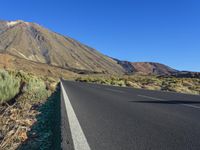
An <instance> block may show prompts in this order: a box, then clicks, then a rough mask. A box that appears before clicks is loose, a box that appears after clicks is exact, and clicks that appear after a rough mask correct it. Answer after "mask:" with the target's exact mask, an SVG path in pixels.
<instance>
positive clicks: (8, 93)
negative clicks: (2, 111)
mask: <svg viewBox="0 0 200 150" xmlns="http://www.w3.org/2000/svg"><path fill="white" fill-rule="evenodd" d="M19 88H20V80H19V79H18V78H15V77H14V76H13V75H9V74H8V72H6V71H3V70H0V103H4V102H6V101H8V100H10V99H12V98H13V97H14V96H15V95H16V94H17V93H18V92H19Z"/></svg>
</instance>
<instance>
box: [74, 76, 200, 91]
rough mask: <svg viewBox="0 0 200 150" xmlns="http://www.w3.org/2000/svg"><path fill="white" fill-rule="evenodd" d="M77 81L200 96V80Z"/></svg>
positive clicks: (133, 78) (129, 78)
mask: <svg viewBox="0 0 200 150" xmlns="http://www.w3.org/2000/svg"><path fill="white" fill-rule="evenodd" d="M76 81H80V82H91V83H99V84H107V85H115V86H126V87H133V88H143V89H148V90H163V91H173V92H179V93H187V94H200V79H199V78H175V77H158V76H142V75H135V76H121V77H114V76H82V77H78V78H77V79H76Z"/></svg>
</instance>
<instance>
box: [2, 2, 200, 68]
mask: <svg viewBox="0 0 200 150" xmlns="http://www.w3.org/2000/svg"><path fill="white" fill-rule="evenodd" d="M0 14H1V15H0V19H3V20H17V19H21V20H25V21H31V22H36V23H38V24H41V25H42V26H45V27H47V28H49V29H51V30H53V31H56V32H59V33H61V34H64V35H68V36H70V37H72V38H75V39H77V40H79V41H81V42H82V43H85V44H87V45H89V46H91V47H93V48H96V49H97V50H99V51H100V52H102V53H104V54H106V55H109V56H112V57H116V58H119V59H122V60H129V61H133V62H135V61H154V62H160V63H164V64H167V65H169V66H171V67H174V68H176V69H180V70H191V71H200V1H199V0H4V1H1V9H0Z"/></svg>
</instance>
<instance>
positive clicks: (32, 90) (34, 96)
mask: <svg viewBox="0 0 200 150" xmlns="http://www.w3.org/2000/svg"><path fill="white" fill-rule="evenodd" d="M23 92H26V93H27V94H29V95H30V97H29V98H30V100H32V101H37V100H43V99H46V98H47V97H48V96H49V91H48V90H47V88H46V84H45V82H44V81H43V80H41V79H39V78H35V77H32V78H30V79H29V80H28V81H27V83H26V86H25V87H24V89H23Z"/></svg>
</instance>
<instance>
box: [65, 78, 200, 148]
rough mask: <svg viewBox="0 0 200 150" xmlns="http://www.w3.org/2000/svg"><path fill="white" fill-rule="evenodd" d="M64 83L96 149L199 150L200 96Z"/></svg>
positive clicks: (84, 130)
mask: <svg viewBox="0 0 200 150" xmlns="http://www.w3.org/2000/svg"><path fill="white" fill-rule="evenodd" d="M62 83H63V85H64V89H65V91H66V93H67V95H68V98H69V101H70V102H71V105H72V108H73V110H74V113H75V114H76V117H77V119H78V122H79V124H80V127H81V129H82V131H83V134H84V136H85V138H86V140H87V143H88V145H89V147H90V149H91V150H200V96H194V95H185V94H177V93H170V92H159V91H148V90H141V89H132V88H122V87H113V86H104V85H97V84H88V83H79V82H72V81H63V82H62ZM68 113H70V112H68ZM72 128H73V127H72ZM75 130H76V129H75ZM71 132H73V130H71ZM71 134H73V133H71ZM74 138H77V139H79V138H80V137H79V135H77V134H76V135H75V136H74V137H73V140H74ZM83 141H84V140H83ZM84 142H85V141H84ZM83 145H84V143H83ZM83 149H84V148H83ZM86 149H87V148H86Z"/></svg>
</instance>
